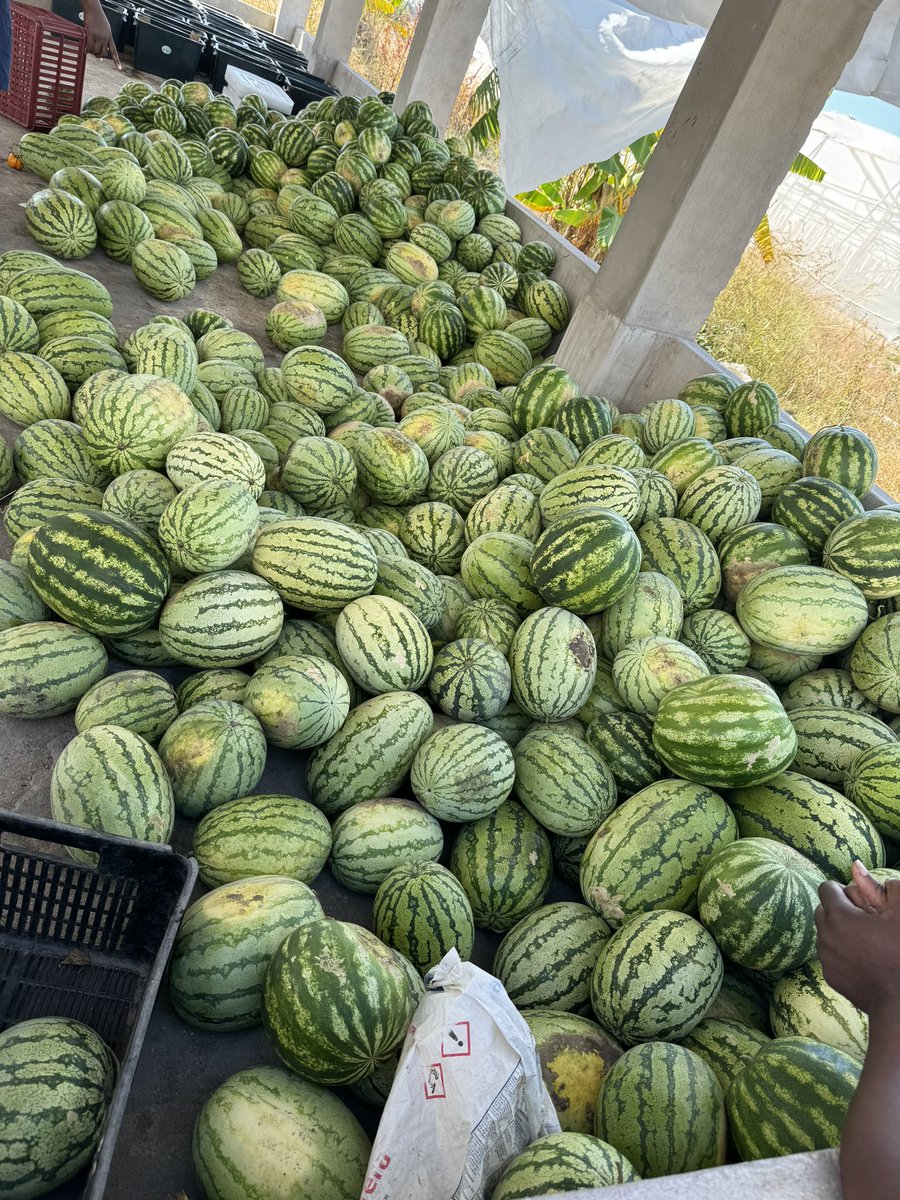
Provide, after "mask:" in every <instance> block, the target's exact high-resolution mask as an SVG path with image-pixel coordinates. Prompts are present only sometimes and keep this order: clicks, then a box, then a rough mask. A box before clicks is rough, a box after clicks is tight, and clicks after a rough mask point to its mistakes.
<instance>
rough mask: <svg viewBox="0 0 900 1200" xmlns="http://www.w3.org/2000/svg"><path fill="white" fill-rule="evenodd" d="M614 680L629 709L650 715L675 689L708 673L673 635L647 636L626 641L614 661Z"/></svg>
mask: <svg viewBox="0 0 900 1200" xmlns="http://www.w3.org/2000/svg"><path fill="white" fill-rule="evenodd" d="M612 674H613V683H614V684H615V686H616V691H617V692H618V693H619V695H620V696H621V697H622V699H623V700H624V701H625V703H626V705H627V706H628V708H629V709H630V710H631V711H632V712H636V713H639V714H640V715H643V716H647V717H653V716H655V715H656V712H657V710H658V709H659V705H660V703H661V701H662V700H663V698H664V697H665V696H666V695H667V694H668V693H669V692H671V691H672V690H673V689H674V688H677V687H679V686H680V685H681V684H683V683H690V682H691V681H692V680H697V679H702V678H704V677H705V676H707V675H708V674H709V669H708V667H707V666H706V663H705V662H704V661H703V659H702V658H701V657H700V655H699V654H697V653H695V651H693V650H691V649H690V647H689V646H686V645H684V644H683V643H681V642H677V641H674V640H673V639H672V638H665V637H646V638H639V639H638V640H637V641H635V642H631V643H629V645H627V646H626V647H625V648H624V649H623V650H620V651H619V653H618V654H617V655H616V657H615V660H614V661H613V666H612Z"/></svg>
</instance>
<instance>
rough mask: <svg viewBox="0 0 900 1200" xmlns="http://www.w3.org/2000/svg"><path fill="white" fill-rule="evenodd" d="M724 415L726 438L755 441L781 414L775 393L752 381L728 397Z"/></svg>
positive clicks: (762, 384)
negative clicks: (753, 438) (752, 438)
mask: <svg viewBox="0 0 900 1200" xmlns="http://www.w3.org/2000/svg"><path fill="white" fill-rule="evenodd" d="M723 413H724V416H725V423H726V425H727V426H728V436H729V437H733V438H734V437H754V436H757V435H759V434H761V433H762V432H763V431H764V430H765V429H768V427H769V426H770V425H774V424H775V423H776V422H777V420H778V418H779V416H780V413H781V410H780V408H779V404H778V397H777V395H776V394H775V391H774V389H773V388H771V387H770V386H769V385H768V384H767V383H763V382H762V381H761V380H759V379H751V380H749V382H747V383H741V384H739V385H738V386H737V387H736V388H735V389H734V390H733V391H732V392H730V393H729V395H728V398H727V399H726V401H725V404H724V408H723Z"/></svg>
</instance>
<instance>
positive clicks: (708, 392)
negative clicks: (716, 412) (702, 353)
mask: <svg viewBox="0 0 900 1200" xmlns="http://www.w3.org/2000/svg"><path fill="white" fill-rule="evenodd" d="M735 387H736V384H735V382H734V380H733V379H732V378H731V376H729V375H724V374H718V373H717V374H712V375H698V376H697V378H696V379H690V380H688V382H687V383H686V384H685V385H684V387H683V388H682V389H681V391H680V392H679V393H678V399H679V400H684V402H685V403H686V404H690V405H691V407H696V406H697V405H705V404H708V405H711V406H712V407H713V408H715V409H722V408H723V407H724V405H725V401H726V400H727V399H728V397H729V396H730V395H731V393H732V392H733V391H734V389H735Z"/></svg>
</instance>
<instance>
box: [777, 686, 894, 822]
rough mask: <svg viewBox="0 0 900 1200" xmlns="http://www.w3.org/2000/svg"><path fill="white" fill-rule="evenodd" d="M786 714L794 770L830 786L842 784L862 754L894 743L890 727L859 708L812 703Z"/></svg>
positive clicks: (792, 709)
mask: <svg viewBox="0 0 900 1200" xmlns="http://www.w3.org/2000/svg"><path fill="white" fill-rule="evenodd" d="M782 703H784V697H782ZM789 716H790V718H791V724H792V725H793V726H794V729H795V731H796V733H797V756H796V758H795V759H794V761H793V763H792V764H791V765H792V768H793V770H794V771H799V772H800V773H801V774H803V775H808V776H809V777H810V778H811V779H818V780H821V781H822V782H823V783H830V784H831V785H832V786H833V787H838V788H840V787H841V786H842V785H843V782H844V777H845V776H846V775H847V774H848V773H850V772H852V770H853V767H854V764H855V763H856V760H857V759H858V758H859V756H860V755H861V754H864V753H865V752H866V751H867V750H871V749H872V748H873V747H875V746H882V745H884V744H886V743H888V744H889V743H892V742H893V743H896V742H897V735H896V734H895V733H894V731H893V730H892V729H891V728H890V726H888V725H886V724H885V723H884V721H881V720H879V718H878V717H876V716H873V715H872V714H870V713H867V712H860V711H859V710H858V709H849V708H847V709H842V708H823V707H822V706H821V705H819V704H813V705H809V706H800V707H795V708H791V709H790V712H789ZM854 803H856V801H854ZM859 807H864V806H862V805H859Z"/></svg>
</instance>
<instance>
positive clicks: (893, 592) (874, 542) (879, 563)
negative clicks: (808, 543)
mask: <svg viewBox="0 0 900 1200" xmlns="http://www.w3.org/2000/svg"><path fill="white" fill-rule="evenodd" d="M822 563H823V565H824V566H826V567H828V568H829V570H831V571H836V572H837V574H838V575H843V576H844V578H845V579H849V580H850V581H851V583H855V584H856V586H857V587H858V588H859V589H860V591H861V592H862V594H863V595H864V596H865V597H866V599H867V600H883V599H886V598H889V597H891V596H897V595H900V512H891V511H888V510H884V511H882V510H879V509H875V510H874V511H872V512H867V513H863V514H861V515H860V516H858V517H851V518H850V519H849V520H847V521H843V522H842V523H841V524H840V525H838V526H837V527H836V528H835V529H833V530H832V532H831V533H830V534H829V537H828V541H827V542H826V543H825V548H824V551H823V554H822Z"/></svg>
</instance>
